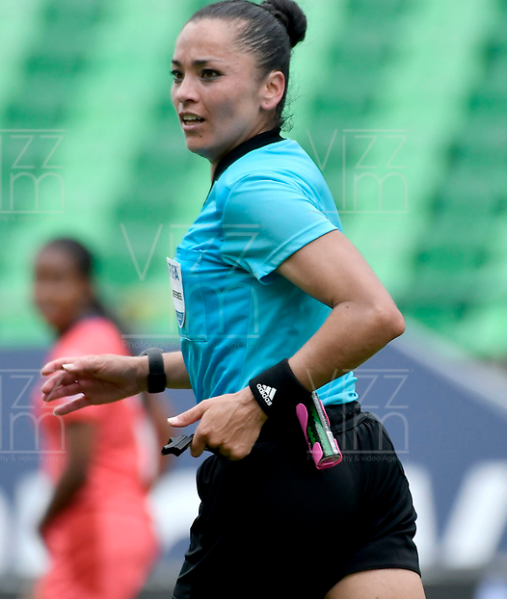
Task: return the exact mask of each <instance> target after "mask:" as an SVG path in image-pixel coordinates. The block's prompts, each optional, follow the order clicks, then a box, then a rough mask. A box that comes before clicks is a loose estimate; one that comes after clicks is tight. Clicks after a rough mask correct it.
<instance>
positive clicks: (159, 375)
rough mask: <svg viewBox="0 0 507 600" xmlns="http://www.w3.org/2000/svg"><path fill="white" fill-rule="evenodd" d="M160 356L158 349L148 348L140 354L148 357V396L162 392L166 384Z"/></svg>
mask: <svg viewBox="0 0 507 600" xmlns="http://www.w3.org/2000/svg"><path fill="white" fill-rule="evenodd" d="M162 354H163V353H162V350H160V348H148V349H147V350H145V351H144V352H141V356H147V357H148V368H149V371H148V392H149V393H150V394H158V393H160V392H163V391H164V390H165V387H166V384H167V377H166V374H165V370H164V357H163V356H162Z"/></svg>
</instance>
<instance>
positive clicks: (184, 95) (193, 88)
mask: <svg viewBox="0 0 507 600" xmlns="http://www.w3.org/2000/svg"><path fill="white" fill-rule="evenodd" d="M175 98H176V100H177V101H178V102H181V103H182V104H184V103H185V102H197V101H198V100H199V94H198V92H197V84H196V81H195V78H193V77H191V76H189V75H185V77H183V80H182V81H181V83H180V84H179V85H178V86H177V87H176V90H175Z"/></svg>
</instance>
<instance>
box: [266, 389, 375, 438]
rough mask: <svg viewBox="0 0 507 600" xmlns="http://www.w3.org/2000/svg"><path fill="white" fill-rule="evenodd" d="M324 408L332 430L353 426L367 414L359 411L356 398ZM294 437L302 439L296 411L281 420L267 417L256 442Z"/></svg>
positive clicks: (344, 429)
mask: <svg viewBox="0 0 507 600" xmlns="http://www.w3.org/2000/svg"><path fill="white" fill-rule="evenodd" d="M325 410H326V413H327V415H328V417H329V420H330V422H331V426H332V428H333V430H336V431H338V432H342V431H347V430H348V429H351V428H352V427H355V426H356V425H357V424H358V423H359V421H360V420H362V415H366V414H367V413H361V404H360V403H359V402H357V400H354V401H353V402H346V403H344V404H335V405H332V406H326V407H325ZM294 438H296V439H298V440H300V439H302V438H301V425H300V423H299V421H298V418H297V416H296V411H294V413H293V414H291V415H287V416H286V417H285V418H284V419H283V420H282V419H274V418H273V419H268V420H267V421H266V423H265V424H264V426H263V428H262V430H261V433H260V436H259V439H258V442H260V443H265V442H278V441H280V442H282V441H283V442H287V441H289V440H291V439H294Z"/></svg>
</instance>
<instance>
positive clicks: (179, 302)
mask: <svg viewBox="0 0 507 600" xmlns="http://www.w3.org/2000/svg"><path fill="white" fill-rule="evenodd" d="M166 260H167V267H168V269H169V278H170V280H171V290H172V297H173V303H174V310H175V311H176V319H177V320H178V325H179V326H180V327H183V324H184V323H185V296H184V295H183V277H182V276H181V265H180V263H179V262H177V261H175V260H173V259H172V258H166Z"/></svg>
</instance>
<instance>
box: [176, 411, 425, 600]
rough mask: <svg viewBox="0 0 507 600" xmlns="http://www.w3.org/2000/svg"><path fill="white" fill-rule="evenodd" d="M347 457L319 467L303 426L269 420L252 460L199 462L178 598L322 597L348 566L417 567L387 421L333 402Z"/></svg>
mask: <svg viewBox="0 0 507 600" xmlns="http://www.w3.org/2000/svg"><path fill="white" fill-rule="evenodd" d="M327 412H328V415H329V417H330V420H331V423H332V428H333V431H334V433H335V435H336V438H337V440H338V443H339V445H340V448H341V450H342V452H343V456H344V458H343V461H342V462H341V463H340V464H339V465H337V466H335V467H333V468H331V469H327V470H324V471H318V470H317V469H316V468H315V466H314V463H313V462H312V461H311V460H310V459H308V455H307V446H306V443H305V441H304V437H303V434H302V432H301V429H300V427H299V423H298V422H297V421H296V420H295V419H294V421H291V422H290V423H284V424H283V425H281V424H280V423H276V422H274V421H273V422H272V421H270V420H269V421H267V422H266V424H265V425H264V428H263V430H262V432H261V436H260V437H259V440H258V442H257V443H256V445H255V446H254V448H253V450H252V452H251V454H250V455H249V456H247V457H246V458H245V459H243V460H241V461H237V462H232V461H229V460H227V459H224V458H218V457H216V456H211V457H210V458H208V459H207V460H206V461H205V462H204V463H202V465H201V466H200V468H199V471H198V474H197V488H198V492H199V496H200V498H201V506H200V509H199V516H198V517H197V519H196V520H195V522H194V524H193V525H192V528H191V536H190V547H189V550H188V552H187V554H186V556H185V562H184V564H183V567H182V569H181V573H180V576H179V578H178V581H177V584H176V588H175V590H174V596H175V597H176V598H319V597H324V596H325V594H326V593H327V592H328V591H329V590H330V589H331V588H332V587H333V586H334V585H336V584H337V583H338V582H339V581H340V580H341V579H342V578H343V577H345V576H346V575H349V574H351V573H356V572H359V571H365V570H369V569H389V568H401V569H409V570H411V571H415V572H416V573H419V563H418V556H417V550H416V547H415V545H414V542H413V537H414V534H415V530H416V527H415V519H416V513H415V511H414V508H413V505H412V497H411V494H410V490H409V487H408V482H407V479H406V477H405V473H404V471H403V467H402V466H401V463H400V461H399V460H398V457H397V456H396V454H395V451H394V448H393V445H392V443H391V440H390V438H389V436H388V434H387V432H386V431H385V429H384V427H383V426H382V425H381V423H380V422H379V421H378V420H377V419H376V418H375V417H374V416H373V415H372V414H370V413H364V412H361V409H360V405H359V403H358V402H353V403H350V404H346V405H343V406H337V407H328V408H327Z"/></svg>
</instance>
